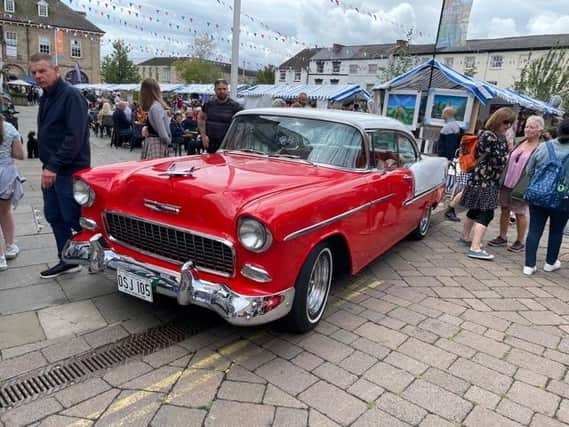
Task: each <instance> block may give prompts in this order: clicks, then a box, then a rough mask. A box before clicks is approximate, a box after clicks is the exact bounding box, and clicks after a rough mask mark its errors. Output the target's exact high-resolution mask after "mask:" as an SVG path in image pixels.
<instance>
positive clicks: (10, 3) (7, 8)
mask: <svg viewBox="0 0 569 427" xmlns="http://www.w3.org/2000/svg"><path fill="white" fill-rule="evenodd" d="M15 11H16V4H15V3H14V0H4V12H8V13H14V12H15Z"/></svg>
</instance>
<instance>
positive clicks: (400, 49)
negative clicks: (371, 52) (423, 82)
mask: <svg viewBox="0 0 569 427" xmlns="http://www.w3.org/2000/svg"><path fill="white" fill-rule="evenodd" d="M414 32H415V30H414V29H413V28H412V29H410V30H409V31H408V32H407V35H406V38H405V40H403V43H401V44H400V45H397V46H396V48H395V50H394V52H393V54H392V55H391V56H390V57H389V59H388V61H387V64H386V65H382V66H379V67H377V69H378V74H377V78H378V79H379V81H380V82H381V83H385V82H388V81H389V80H391V79H394V78H395V77H397V76H399V75H401V74H403V73H406V72H407V71H409V70H411V69H412V68H413V67H415V66H416V65H418V63H419V61H420V59H419V57H417V56H414V55H411V51H410V49H409V45H410V44H411V41H412V40H413V34H414Z"/></svg>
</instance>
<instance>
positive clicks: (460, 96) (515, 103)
mask: <svg viewBox="0 0 569 427" xmlns="http://www.w3.org/2000/svg"><path fill="white" fill-rule="evenodd" d="M373 92H374V103H373V104H374V110H375V111H374V112H376V113H378V114H383V115H386V116H389V117H393V118H395V119H397V120H399V121H401V122H402V123H403V124H405V125H406V126H407V127H409V129H411V130H414V131H415V130H416V131H417V134H418V135H419V136H420V137H422V139H423V140H424V142H425V144H424V146H423V147H422V149H423V150H424V151H429V149H430V147H431V146H432V141H435V140H437V139H438V132H439V131H440V129H441V127H442V126H443V124H444V121H443V120H442V110H443V109H444V108H445V107H446V106H449V105H450V106H453V107H454V108H455V110H456V112H457V114H456V119H457V121H458V122H459V124H460V125H461V127H462V128H463V129H465V131H466V132H474V131H475V130H476V129H479V128H480V127H481V126H482V123H483V121H485V120H486V119H487V118H488V117H489V115H490V114H491V113H492V112H493V111H495V109H496V108H499V107H502V106H508V107H511V108H512V109H514V111H516V112H520V111H522V110H527V111H531V112H533V113H537V114H542V115H549V116H559V117H561V116H563V114H564V112H563V111H562V110H560V109H558V108H554V107H552V106H550V105H548V104H547V103H545V102H543V101H539V100H536V99H533V98H531V97H529V96H527V95H523V94H519V93H516V92H515V91H513V90H511V89H504V88H500V87H498V86H495V85H493V84H490V83H488V82H485V81H482V80H478V79H475V78H472V77H468V76H465V75H464V74H461V73H459V72H457V71H456V70H453V69H452V68H450V67H448V66H446V65H444V64H442V63H440V62H438V61H437V60H434V59H432V60H430V61H428V62H426V63H424V64H421V65H419V66H417V67H415V68H414V69H412V70H410V71H408V72H407V73H404V74H402V75H400V76H398V77H396V78H394V79H393V80H390V81H389V82H387V83H383V84H380V85H377V86H375V87H374V88H373Z"/></svg>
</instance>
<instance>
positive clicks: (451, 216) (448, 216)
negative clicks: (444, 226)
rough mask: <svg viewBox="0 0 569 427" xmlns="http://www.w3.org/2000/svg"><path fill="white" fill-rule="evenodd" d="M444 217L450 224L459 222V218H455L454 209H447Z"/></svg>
mask: <svg viewBox="0 0 569 427" xmlns="http://www.w3.org/2000/svg"><path fill="white" fill-rule="evenodd" d="M445 217H446V219H448V220H449V221H452V222H460V218H459V217H457V216H456V212H455V211H454V208H448V209H447V210H446V212H445Z"/></svg>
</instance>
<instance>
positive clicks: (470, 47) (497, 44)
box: [279, 34, 569, 69]
mask: <svg viewBox="0 0 569 427" xmlns="http://www.w3.org/2000/svg"><path fill="white" fill-rule="evenodd" d="M557 44H559V46H561V47H569V34H546V35H538V36H523V37H503V38H497V39H473V40H467V41H466V44H465V46H456V47H452V48H444V49H437V54H445V53H461V52H465V53H466V52H497V51H511V50H536V49H549V48H551V47H554V46H556V45H557ZM433 48H434V45H433V44H410V45H409V53H410V54H411V55H431V54H432V53H433ZM399 50H400V47H399V46H398V45H397V44H396V43H383V44H369V45H349V46H348V45H339V44H338V45H334V46H333V47H323V48H316V49H304V50H303V51H301V52H299V53H298V54H296V55H295V56H293V57H292V58H290V59H289V60H287V61H286V62H284V63H282V64H281V65H280V67H279V68H281V69H283V68H295V65H294V64H296V63H298V62H300V61H299V57H302V58H303V59H304V60H305V61H306V62H309V61H318V60H323V61H333V60H348V59H352V60H354V59H380V58H387V57H389V56H390V55H397V54H398V52H399ZM307 51H310V55H311V56H309V55H308V54H307V53H306V52H307ZM307 65H308V64H304V63H303V67H304V68H306V67H307ZM295 69H297V68H295Z"/></svg>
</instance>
